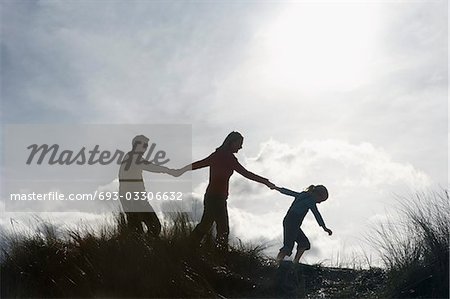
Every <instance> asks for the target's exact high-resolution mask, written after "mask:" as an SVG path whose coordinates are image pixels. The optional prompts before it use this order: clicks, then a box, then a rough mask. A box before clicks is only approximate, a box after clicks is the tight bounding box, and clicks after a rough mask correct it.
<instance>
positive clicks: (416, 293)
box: [370, 191, 450, 298]
mask: <svg viewBox="0 0 450 299" xmlns="http://www.w3.org/2000/svg"><path fill="white" fill-rule="evenodd" d="M398 203H399V217H398V219H400V220H398V219H397V220H396V221H394V220H392V219H391V220H390V221H388V222H386V223H384V224H380V225H379V226H378V228H377V229H376V230H375V235H374V236H372V237H371V238H370V241H371V242H372V243H373V244H374V245H375V246H376V248H377V249H378V251H379V252H380V254H381V257H382V259H383V262H384V264H385V265H386V268H387V271H388V272H387V273H388V280H387V285H386V288H385V293H384V296H385V297H391V298H448V297H449V225H450V200H449V195H448V192H447V191H442V192H436V193H431V194H423V193H422V194H417V195H415V196H413V197H411V198H400V199H399V200H398Z"/></svg>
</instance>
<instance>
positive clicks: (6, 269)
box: [1, 213, 263, 298]
mask: <svg viewBox="0 0 450 299" xmlns="http://www.w3.org/2000/svg"><path fill="white" fill-rule="evenodd" d="M41 227H43V229H42V230H40V231H36V232H35V233H34V234H31V235H26V236H20V235H10V236H9V241H8V245H7V246H6V247H5V248H3V249H2V259H1V260H2V262H1V286H2V287H1V297H2V298H5V297H39V298H42V297H71V298H73V297H115V298H116V297H127V298H135V297H147V298H148V297H157V298H161V297H166V298H174V297H177V298H179V297H209V298H210V297H217V296H220V295H219V294H225V295H227V296H232V295H233V294H234V296H237V294H241V295H245V294H250V292H254V288H255V286H254V283H253V282H252V281H251V280H250V279H249V278H248V277H249V276H250V272H257V271H258V269H261V268H262V267H263V266H262V265H261V262H260V260H261V258H262V257H261V249H259V248H258V247H255V248H248V249H246V250H244V247H243V246H241V247H240V248H239V247H232V248H231V250H230V251H229V252H223V251H217V250H216V249H215V246H214V242H213V238H212V236H211V235H209V236H208V237H207V238H206V241H205V243H204V244H203V246H202V247H200V248H197V247H193V246H190V245H189V244H190V243H189V242H188V236H189V234H190V233H191V231H192V227H193V225H192V222H191V221H189V218H188V217H187V215H186V214H183V213H177V214H173V215H172V218H171V219H170V220H169V224H168V225H167V226H166V227H165V229H164V230H163V232H162V234H161V237H160V238H158V239H154V238H152V237H150V236H147V235H145V234H137V233H134V232H130V231H128V229H127V226H126V225H125V219H124V217H123V216H121V215H118V216H117V217H116V219H115V223H114V224H113V225H110V226H106V227H104V228H103V229H101V230H100V231H98V232H95V231H94V230H92V229H88V228H86V229H82V230H81V229H79V230H73V229H68V230H66V231H63V232H61V230H58V229H57V228H55V227H54V226H52V225H51V224H46V225H41ZM57 231H58V233H57ZM245 267H246V268H247V269H245ZM230 286H232V287H230Z"/></svg>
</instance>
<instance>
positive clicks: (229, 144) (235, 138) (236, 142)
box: [217, 131, 244, 153]
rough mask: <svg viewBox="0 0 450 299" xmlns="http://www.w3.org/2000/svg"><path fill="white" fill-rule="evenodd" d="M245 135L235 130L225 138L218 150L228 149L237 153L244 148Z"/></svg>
mask: <svg viewBox="0 0 450 299" xmlns="http://www.w3.org/2000/svg"><path fill="white" fill-rule="evenodd" d="M243 142H244V137H242V135H241V133H239V132H236V131H233V132H231V133H230V134H228V136H227V137H226V138H225V140H224V141H223V143H222V145H221V146H220V147H218V148H217V149H218V150H228V151H231V152H232V153H237V152H238V151H239V150H240V149H241V148H242V143H243Z"/></svg>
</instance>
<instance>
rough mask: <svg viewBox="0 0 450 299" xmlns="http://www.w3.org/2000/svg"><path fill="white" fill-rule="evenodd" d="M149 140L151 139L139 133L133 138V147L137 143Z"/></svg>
mask: <svg viewBox="0 0 450 299" xmlns="http://www.w3.org/2000/svg"><path fill="white" fill-rule="evenodd" d="M149 140H150V139H148V138H147V137H145V136H144V135H137V136H136V137H134V138H133V141H132V142H131V144H132V145H133V148H135V147H136V145H138V144H144V143H148V141H149Z"/></svg>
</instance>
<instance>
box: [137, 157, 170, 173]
mask: <svg viewBox="0 0 450 299" xmlns="http://www.w3.org/2000/svg"><path fill="white" fill-rule="evenodd" d="M139 164H140V165H141V167H142V170H145V171H149V172H156V173H168V174H170V175H174V174H173V172H174V169H170V168H167V167H165V166H161V165H157V164H153V163H151V162H149V161H147V160H142V161H140V162H139Z"/></svg>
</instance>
